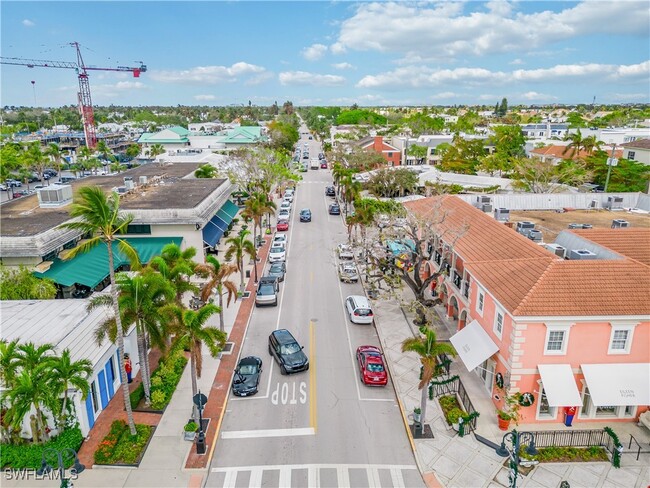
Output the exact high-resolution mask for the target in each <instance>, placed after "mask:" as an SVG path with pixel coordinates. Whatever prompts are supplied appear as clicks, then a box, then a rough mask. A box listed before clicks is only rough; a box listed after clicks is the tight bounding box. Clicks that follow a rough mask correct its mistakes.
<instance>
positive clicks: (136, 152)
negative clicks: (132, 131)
mask: <svg viewBox="0 0 650 488" xmlns="http://www.w3.org/2000/svg"><path fill="white" fill-rule="evenodd" d="M125 154H126V155H127V156H128V157H129V158H132V159H135V158H137V157H138V156H140V146H139V145H138V144H135V143H134V144H129V146H128V147H127V148H126V151H125Z"/></svg>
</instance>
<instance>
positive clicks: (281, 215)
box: [278, 209, 289, 220]
mask: <svg viewBox="0 0 650 488" xmlns="http://www.w3.org/2000/svg"><path fill="white" fill-rule="evenodd" d="M278 220H289V211H288V210H287V209H282V210H280V211H279V212H278Z"/></svg>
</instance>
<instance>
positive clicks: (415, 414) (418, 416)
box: [413, 407, 422, 422]
mask: <svg viewBox="0 0 650 488" xmlns="http://www.w3.org/2000/svg"><path fill="white" fill-rule="evenodd" d="M421 419H422V410H421V409H420V408H419V407H415V408H414V409H413V420H414V421H415V422H420V421H421Z"/></svg>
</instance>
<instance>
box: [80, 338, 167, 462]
mask: <svg viewBox="0 0 650 488" xmlns="http://www.w3.org/2000/svg"><path fill="white" fill-rule="evenodd" d="M160 357H161V353H160V351H158V349H153V350H152V351H151V352H150V353H149V365H150V368H151V371H152V372H153V371H154V370H155V369H156V368H157V367H158V361H160ZM140 383H142V376H141V373H140V372H138V374H137V376H136V377H135V378H133V382H132V383H131V384H130V385H129V391H130V392H132V391H133V390H135V389H136V388H137V387H138V386H139V385H140ZM161 417H162V415H161V414H159V413H148V412H133V419H134V420H135V423H136V424H145V425H158V423H159V422H160V418H161ZM120 419H122V420H125V421H126V410H125V409H124V395H123V394H122V385H121V384H120V385H119V386H118V388H117V390H116V391H115V394H114V395H113V398H111V401H110V402H108V405H107V406H106V408H105V409H104V410H102V411H101V413H100V414H99V417H97V419H96V420H95V425H93V428H92V429H90V432H89V433H88V437H86V439H85V440H84V442H83V444H81V448H79V452H78V456H79V461H81V463H82V464H84V465H85V466H86V469H91V468H92V466H93V464H94V462H95V459H94V457H95V451H96V450H97V446H98V445H99V443H100V442H102V441H103V440H104V437H106V434H108V432H109V431H110V430H111V424H112V423H113V422H114V421H115V420H120Z"/></svg>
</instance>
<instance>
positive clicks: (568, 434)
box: [533, 429, 611, 447]
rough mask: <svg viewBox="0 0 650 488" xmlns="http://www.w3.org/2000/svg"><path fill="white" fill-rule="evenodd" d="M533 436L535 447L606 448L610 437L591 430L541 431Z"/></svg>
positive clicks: (600, 431)
mask: <svg viewBox="0 0 650 488" xmlns="http://www.w3.org/2000/svg"><path fill="white" fill-rule="evenodd" d="M533 434H535V446H536V447H552V446H563V447H591V446H603V447H607V443H608V442H611V437H610V436H609V435H608V434H607V433H606V432H605V431H604V430H602V429H592V430H541V431H536V432H533Z"/></svg>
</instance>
